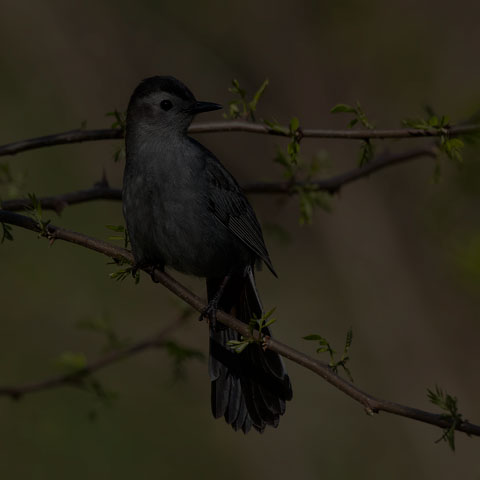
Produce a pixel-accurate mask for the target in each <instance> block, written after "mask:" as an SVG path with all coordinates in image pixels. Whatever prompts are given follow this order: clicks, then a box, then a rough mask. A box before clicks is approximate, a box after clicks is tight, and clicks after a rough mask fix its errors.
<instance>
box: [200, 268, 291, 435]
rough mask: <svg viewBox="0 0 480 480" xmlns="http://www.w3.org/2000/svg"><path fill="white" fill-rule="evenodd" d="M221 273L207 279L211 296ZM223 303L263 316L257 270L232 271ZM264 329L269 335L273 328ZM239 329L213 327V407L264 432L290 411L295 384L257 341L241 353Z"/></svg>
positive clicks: (241, 315) (239, 312) (243, 316)
mask: <svg viewBox="0 0 480 480" xmlns="http://www.w3.org/2000/svg"><path fill="white" fill-rule="evenodd" d="M220 283H221V279H210V278H209V279H207V293H208V299H209V301H210V300H211V298H212V297H213V296H214V295H215V293H216V292H217V291H218V288H219V286H220ZM219 309H221V310H223V311H225V312H228V313H231V314H232V315H235V316H236V317H237V318H238V319H240V320H242V321H243V322H245V323H248V322H249V320H250V319H251V318H253V316H254V315H255V316H256V318H260V317H261V315H262V305H261V303H260V299H259V297H258V293H257V290H256V288H255V280H254V277H253V272H248V274H247V276H245V277H243V276H241V275H238V276H233V277H232V278H231V279H230V280H229V282H228V284H227V286H226V287H225V290H224V292H223V294H222V297H221V299H220V302H219ZM263 333H265V334H267V335H270V332H269V331H266V332H265V331H264V332H263ZM239 339H240V334H238V333H237V332H236V331H235V330H232V329H230V328H227V327H225V326H223V325H221V324H219V323H217V325H216V327H215V328H210V359H209V373H210V379H211V381H212V393H211V401H212V413H213V415H214V417H215V418H220V417H225V420H226V421H227V423H228V424H230V425H232V427H233V429H234V430H239V429H242V430H243V432H244V433H247V432H248V431H249V430H250V429H251V427H252V426H253V427H254V428H255V429H256V430H258V431H259V432H263V431H264V430H265V427H266V426H267V425H271V426H272V427H277V426H278V423H279V421H280V416H281V415H283V414H284V413H285V402H286V401H287V400H291V399H292V386H291V384H290V378H289V377H288V375H287V372H286V370H285V367H284V365H283V361H282V359H281V357H280V356H279V355H278V354H277V353H275V352H272V351H270V350H267V351H264V350H263V349H262V348H261V346H260V345H258V344H253V343H252V344H250V345H248V346H247V347H246V348H245V350H243V352H242V353H236V352H234V351H232V350H231V349H230V348H229V347H228V346H227V342H228V341H229V340H239Z"/></svg>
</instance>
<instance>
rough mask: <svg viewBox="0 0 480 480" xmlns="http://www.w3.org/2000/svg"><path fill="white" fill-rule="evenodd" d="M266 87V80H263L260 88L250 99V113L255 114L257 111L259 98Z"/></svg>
mask: <svg viewBox="0 0 480 480" xmlns="http://www.w3.org/2000/svg"><path fill="white" fill-rule="evenodd" d="M267 86H268V78H266V79H265V80H264V82H263V83H262V85H261V86H260V88H259V89H258V90H257V91H256V92H255V95H254V96H253V98H252V101H251V102H250V103H249V104H248V106H249V110H250V113H252V112H255V110H256V109H257V104H258V101H259V100H260V97H261V96H262V95H263V92H265V89H266V88H267Z"/></svg>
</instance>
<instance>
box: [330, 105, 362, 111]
mask: <svg viewBox="0 0 480 480" xmlns="http://www.w3.org/2000/svg"><path fill="white" fill-rule="evenodd" d="M356 112H357V110H356V108H355V107H352V106H351V105H347V104H345V103H338V104H337V105H335V106H334V107H333V108H332V109H331V110H330V113H356Z"/></svg>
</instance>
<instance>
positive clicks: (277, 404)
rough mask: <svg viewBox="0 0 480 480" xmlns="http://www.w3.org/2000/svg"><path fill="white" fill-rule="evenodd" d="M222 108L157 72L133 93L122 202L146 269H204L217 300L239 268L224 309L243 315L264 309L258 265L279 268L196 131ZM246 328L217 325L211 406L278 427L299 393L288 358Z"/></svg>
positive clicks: (237, 422)
mask: <svg viewBox="0 0 480 480" xmlns="http://www.w3.org/2000/svg"><path fill="white" fill-rule="evenodd" d="M216 108H220V107H219V106H218V105H216V104H212V103H207V102H197V101H196V100H195V97H194V96H193V94H192V93H191V92H190V90H189V89H188V88H187V87H186V86H185V85H183V84H182V83H181V82H179V81H178V80H176V79H174V78H173V77H151V78H148V79H146V80H144V81H143V82H141V83H140V85H139V86H138V87H137V88H136V90H135V91H134V93H133V95H132V97H131V99H130V103H129V106H128V112H127V131H126V157H127V161H126V166H125V173H124V184H123V185H124V186H123V205H124V206H123V209H124V215H125V219H126V223H127V229H128V233H129V237H130V240H131V244H132V250H133V254H134V257H135V262H136V264H137V265H138V266H139V267H144V266H155V267H157V268H161V269H163V268H164V267H165V266H169V267H172V268H174V269H176V270H178V271H180V272H184V273H187V274H191V275H195V276H199V277H205V278H206V279H207V294H208V298H209V301H211V300H212V298H213V297H214V296H215V293H216V292H217V291H218V289H219V287H220V285H221V284H222V281H223V279H224V278H225V277H226V276H227V275H230V276H231V278H230V280H229V282H228V283H227V285H226V287H225V290H224V292H223V293H222V295H221V297H220V301H219V304H218V308H220V309H222V310H224V311H226V312H231V313H232V314H235V315H236V316H237V318H240V319H241V320H242V321H244V322H248V321H249V319H250V318H252V316H253V315H256V316H257V317H258V316H260V315H262V306H261V303H260V299H259V297H258V293H257V291H256V287H255V281H254V273H253V272H254V266H255V264H256V263H258V262H259V261H263V262H264V263H265V264H266V265H267V266H268V268H269V269H270V270H271V271H272V273H274V274H275V271H274V269H273V266H272V262H271V260H270V257H269V255H268V252H267V248H266V246H265V243H264V240H263V236H262V231H261V228H260V225H259V223H258V221H257V218H256V216H255V213H254V211H253V209H252V207H251V206H250V204H249V202H248V200H247V199H246V197H245V195H244V194H243V192H242V190H241V188H240V187H239V185H238V184H237V182H236V181H235V179H234V178H233V177H232V175H231V174H230V173H229V172H228V171H227V170H226V169H225V168H224V167H223V165H222V164H221V163H220V162H219V161H218V160H217V159H216V158H215V156H214V155H213V154H212V153H211V152H209V151H208V150H207V149H206V148H205V147H203V145H201V144H200V143H198V142H197V141H196V140H194V139H192V138H190V137H189V136H188V135H187V128H188V126H189V125H190V123H191V121H192V119H193V117H194V115H195V114H197V113H200V112H203V111H209V110H214V109H216ZM233 339H238V334H237V333H236V332H235V331H233V330H231V329H228V328H225V327H223V326H222V325H219V324H218V325H217V326H216V327H215V328H212V327H211V328H210V363H209V371H210V378H211V380H212V411H213V414H214V416H215V417H222V416H224V417H225V419H226V421H227V422H228V423H229V424H231V425H232V426H233V428H234V429H235V430H238V429H242V430H243V431H244V432H247V431H248V430H249V429H250V427H251V426H253V427H255V428H256V429H257V430H259V431H263V430H264V428H265V426H266V425H272V426H277V425H278V421H279V417H280V415H282V414H283V413H284V411H285V401H286V400H290V399H291V397H292V391H291V385H290V380H289V377H288V375H287V374H286V372H285V369H284V366H283V363H282V361H281V359H280V357H279V356H278V355H277V354H275V353H273V352H270V351H267V352H263V350H262V349H261V348H260V347H259V346H258V345H250V346H248V347H247V348H246V349H245V351H244V352H243V353H242V354H236V353H234V352H232V351H231V350H230V349H229V348H228V347H227V345H226V342H227V341H228V340H233Z"/></svg>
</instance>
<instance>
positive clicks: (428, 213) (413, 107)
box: [0, 0, 480, 480]
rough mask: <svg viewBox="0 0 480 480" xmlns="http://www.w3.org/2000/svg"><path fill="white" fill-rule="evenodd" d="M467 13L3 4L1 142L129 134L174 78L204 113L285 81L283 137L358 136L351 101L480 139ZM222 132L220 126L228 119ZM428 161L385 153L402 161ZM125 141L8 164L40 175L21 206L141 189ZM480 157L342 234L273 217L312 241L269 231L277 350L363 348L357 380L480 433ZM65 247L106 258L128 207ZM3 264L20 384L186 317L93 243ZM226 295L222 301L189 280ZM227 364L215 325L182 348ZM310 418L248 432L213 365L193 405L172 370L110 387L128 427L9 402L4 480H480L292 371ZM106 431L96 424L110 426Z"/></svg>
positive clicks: (264, 147)
mask: <svg viewBox="0 0 480 480" xmlns="http://www.w3.org/2000/svg"><path fill="white" fill-rule="evenodd" d="M473 5H474V4H473V2H467V1H459V2H456V3H455V4H454V6H452V3H451V2H446V1H438V2H427V1H420V2H418V1H415V2H414V1H409V0H406V1H403V2H385V1H380V0H372V1H369V2H353V1H338V2H318V1H297V2H286V1H275V2H273V1H263V2H254V1H250V0H247V1H242V2H211V1H203V2H193V1H192V2H182V1H179V2H168V3H167V2H162V1H156V2H154V1H147V0H143V1H141V0H139V1H136V2H127V1H118V0H117V1H115V2H113V1H106V2H91V1H84V2H60V1H52V0H44V1H42V2H34V1H19V0H15V1H14V0H3V2H2V6H1V14H0V65H1V75H0V105H1V114H0V143H2V144H3V143H7V142H11V141H14V140H19V139H24V138H29V137H34V136H39V135H43V134H49V133H56V132H59V131H64V130H68V129H72V128H77V127H79V126H80V124H81V122H82V121H84V120H87V127H89V128H99V127H108V126H109V125H110V124H111V119H110V118H107V117H105V113H106V112H109V111H111V110H113V109H114V108H118V109H120V110H124V109H125V108H126V104H127V101H128V98H129V96H130V94H131V91H132V90H133V88H134V87H135V86H136V84H137V83H138V82H139V80H141V79H142V78H144V77H146V76H150V75H153V74H171V75H174V76H176V77H178V78H179V79H181V80H182V81H184V82H185V83H186V84H187V85H188V86H190V88H191V89H192V90H193V91H194V93H195V94H196V96H197V98H199V99H202V100H210V101H215V102H220V103H223V104H227V103H228V101H229V99H230V98H231V95H230V94H229V93H228V91H227V88H228V86H229V84H230V82H231V79H232V78H238V79H239V80H240V82H241V84H242V85H244V86H245V87H246V88H248V89H249V91H250V92H253V91H254V90H255V89H256V88H257V87H258V86H259V85H260V84H261V82H262V81H263V80H264V79H265V78H266V77H268V78H269V79H270V86H269V87H268V89H267V91H266V94H265V96H264V98H263V99H262V101H261V105H260V110H261V112H262V114H263V116H264V117H266V118H273V117H275V118H276V119H277V120H279V121H281V122H284V123H286V122H288V120H289V119H290V118H291V117H292V116H293V115H296V116H298V117H299V118H300V120H301V124H302V125H304V126H306V127H318V128H320V127H325V128H326V127H332V128H343V127H344V126H345V124H346V122H347V121H348V117H346V116H341V115H340V116H338V115H337V116H334V115H331V114H330V113H329V110H330V108H331V107H332V106H333V105H335V104H336V103H338V102H345V103H354V102H355V101H356V100H360V101H361V102H362V104H363V105H364V107H365V109H366V111H367V113H368V114H369V117H370V118H371V119H372V120H373V121H374V122H375V124H376V125H377V126H379V127H397V126H399V125H400V121H401V119H403V118H406V117H412V116H420V115H422V114H423V112H422V106H423V105H425V104H426V103H429V104H431V105H433V106H434V107H435V109H436V110H437V111H438V112H439V113H441V114H447V115H449V116H450V117H451V118H452V119H453V120H454V121H461V120H464V119H465V118H466V117H468V116H469V115H470V114H472V113H474V111H475V110H476V109H478V107H479V106H480V91H479V89H478V85H479V79H480V65H479V62H478V58H477V55H478V54H477V50H478V48H477V47H478V44H479V34H478V18H479V14H480V6H478V5H477V6H473ZM221 118H222V117H221V113H218V112H216V113H212V114H209V115H208V116H205V117H204V119H203V120H220V119H221ZM198 138H199V139H200V140H201V141H202V142H203V143H205V144H206V145H207V146H208V147H209V148H210V149H211V150H213V151H214V152H215V153H216V154H217V156H218V157H219V158H220V159H222V161H223V162H224V163H225V165H226V166H227V167H228V168H229V169H230V170H231V171H232V173H233V174H234V175H235V176H236V177H237V178H238V179H239V181H240V182H242V183H246V182H250V181H255V180H274V179H281V178H282V172H281V170H280V169H279V168H278V166H276V165H275V164H274V163H273V162H272V159H273V157H274V155H275V152H276V148H277V145H280V146H282V147H284V142H282V141H281V140H280V139H277V138H274V137H265V136H254V135H248V134H240V133H231V134H211V135H202V136H198ZM420 142H422V140H412V141H409V142H405V141H404V142H384V143H381V142H377V143H376V145H377V148H378V150H379V151H381V150H382V149H384V148H388V149H390V150H391V151H400V150H401V149H407V148H409V147H410V146H412V145H418V144H420ZM119 145H120V144H119V142H118V141H117V142H113V141H112V142H98V143H89V144H78V145H71V146H59V147H55V148H50V149H43V150H36V151H32V152H26V153H22V154H20V155H18V156H17V157H12V158H5V159H2V160H1V162H2V163H3V162H5V161H8V163H9V164H10V166H11V168H12V170H13V171H14V172H15V174H17V175H23V174H24V175H25V181H24V185H23V187H22V189H21V191H20V192H18V194H17V195H20V194H22V193H23V194H25V193H26V192H35V193H36V194H37V196H42V195H50V194H56V193H64V192H67V191H71V190H75V189H81V188H86V187H88V186H90V185H92V184H93V183H94V182H95V181H97V180H98V179H99V178H100V177H101V175H102V170H103V169H105V171H106V172H107V175H108V178H109V180H110V182H111V184H112V185H115V186H119V185H121V175H122V169H123V163H122V164H115V163H114V161H113V153H114V152H115V151H116V149H117V148H118V147H119ZM358 148H359V144H358V143H357V142H348V141H337V140H335V141H334V140H305V141H304V142H303V143H302V153H303V154H304V157H305V158H306V159H309V158H311V157H312V155H314V154H315V153H316V152H318V151H321V150H326V151H328V153H329V158H330V162H331V169H330V173H335V172H340V171H344V170H346V169H349V168H352V167H354V166H355V165H356V162H357V159H358ZM477 154H478V152H477V151H475V150H469V151H468V152H467V153H466V154H465V166H464V168H463V169H461V170H458V169H456V168H455V167H452V166H451V164H450V162H448V161H445V160H444V161H443V163H442V165H443V174H442V179H441V181H440V183H434V182H433V181H432V178H433V170H434V162H433V161H432V160H431V159H418V160H415V161H414V162H411V163H408V164H405V165H402V166H399V167H394V168H390V169H388V170H386V171H383V172H381V173H378V174H375V175H374V176H372V177H371V178H369V179H365V180H362V181H359V182H357V183H355V184H352V185H351V186H348V187H347V188H345V189H344V190H343V191H342V193H341V195H340V196H339V197H337V198H335V199H334V200H333V202H332V205H333V212H332V213H326V212H323V211H318V212H317V213H316V214H315V217H314V223H313V225H312V226H310V227H300V226H299V224H298V215H299V213H298V202H297V200H296V199H295V198H292V199H288V200H286V199H279V198H278V197H274V196H258V195H257V196H252V197H251V201H252V203H253V205H254V207H255V209H256V211H257V213H258V216H259V218H260V220H261V221H262V223H263V224H264V225H267V227H268V224H280V225H281V226H282V227H283V228H284V229H285V230H286V231H287V232H288V233H289V236H290V240H291V241H290V242H289V243H285V242H283V241H281V240H279V238H278V236H276V235H273V234H271V233H270V230H271V229H269V228H266V229H265V230H266V241H267V243H268V246H269V249H270V252H271V257H272V260H273V262H274V264H275V267H276V269H277V271H278V273H279V276H280V279H279V280H276V279H275V278H273V277H272V276H271V275H270V274H269V273H268V272H267V271H264V272H262V273H260V274H259V275H258V283H259V288H260V291H261V293H262V297H263V300H264V304H265V306H266V308H271V307H273V306H276V307H277V313H276V315H277V318H278V321H277V324H276V325H275V333H276V336H277V337H278V338H279V339H281V340H282V341H285V342H287V343H289V344H291V345H292V346H294V347H296V348H299V349H301V350H303V351H305V352H308V353H312V354H314V346H313V345H312V344H309V343H308V342H305V341H304V340H302V338H301V337H302V336H304V335H306V334H310V333H319V334H322V335H324V336H326V337H327V338H328V339H329V340H330V341H331V342H332V343H333V344H334V345H335V346H338V348H339V349H340V348H341V346H342V345H343V341H344V336H345V333H346V331H347V330H348V328H349V327H350V326H352V327H353V332H354V342H353V347H352V350H351V357H352V360H351V371H352V373H353V375H354V378H355V383H356V385H358V386H359V387H360V388H362V389H364V390H366V391H369V392H371V393H372V394H374V395H376V396H379V397H381V398H387V399H391V400H394V401H398V402H400V403H406V404H409V405H413V406H417V407H419V408H424V409H432V410H434V409H435V407H433V406H432V405H430V404H429V402H428V400H427V397H426V388H427V387H430V388H432V387H434V385H435V384H436V383H438V384H439V385H440V386H442V387H443V388H445V389H447V390H448V391H449V392H451V393H452V394H454V395H456V396H458V398H459V407H460V410H461V412H462V413H464V415H465V416H466V417H467V418H468V419H470V420H471V421H473V422H476V423H478V422H480V409H479V407H478V405H479V400H480V388H479V384H478V371H479V368H480V355H479V354H478V335H479V333H480V328H479V325H478V310H479V306H480V302H479V292H480V220H479V217H478V207H479V204H480V195H479V194H480V188H479V180H480V168H479V164H478V162H477ZM48 217H50V218H52V221H53V222H54V223H55V224H58V225H61V226H65V227H67V228H73V229H75V230H78V231H82V232H85V233H87V234H90V235H95V236H98V237H101V238H104V239H106V238H107V237H108V236H109V235H110V234H111V232H109V231H108V230H107V229H106V228H105V225H106V224H120V223H122V222H123V219H122V215H121V207H120V204H119V203H118V202H116V203H115V202H107V201H102V202H95V203H91V204H85V205H79V206H74V207H70V208H67V209H66V210H65V211H64V213H63V214H62V216H61V217H60V218H57V217H56V215H55V214H54V213H51V212H49V213H48ZM14 235H15V241H14V242H12V243H10V242H9V243H6V244H4V245H2V246H0V262H1V274H0V292H1V294H0V295H1V308H0V383H1V384H21V383H22V382H28V381H33V380H37V379H42V378H45V377H47V376H49V375H52V374H55V373H57V372H59V370H58V367H57V366H56V363H55V362H56V358H57V357H58V356H59V355H61V354H62V353H63V352H65V351H71V352H84V353H85V354H86V355H87V357H88V358H90V359H93V358H96V356H97V355H98V354H99V352H100V349H101V347H102V344H103V340H102V339H101V338H100V337H99V336H96V335H94V334H91V333H88V332H84V331H81V330H79V329H78V328H77V327H76V323H77V322H78V321H80V320H85V319H92V318H95V317H98V316H99V315H104V316H106V317H108V318H109V319H110V320H111V321H112V323H113V324H114V326H115V328H116V329H117V331H118V332H119V334H120V335H121V336H123V337H130V338H132V339H137V338H141V337H142V336H146V335H149V334H151V333H153V332H155V331H156V330H159V329H160V328H161V326H162V325H165V324H166V323H167V322H168V321H170V320H171V319H172V318H174V317H175V316H176V315H178V311H179V308H178V305H177V302H176V301H175V300H174V299H173V297H172V295H170V294H169V293H168V292H167V291H166V290H164V289H163V288H162V287H160V286H157V285H153V284H152V283H151V282H150V281H149V280H148V279H147V278H146V277H143V279H142V281H141V282H140V285H139V286H134V284H133V282H132V281H125V282H124V283H121V284H120V283H117V282H114V281H112V280H110V279H109V277H108V274H109V273H110V272H112V271H114V270H115V268H114V267H112V266H111V265H106V261H107V260H106V258H105V257H102V256H100V255H98V254H95V253H93V252H91V251H88V250H86V249H83V248H79V247H75V246H73V245H71V244H62V243H61V242H56V243H55V245H54V246H53V247H52V248H48V244H47V242H45V241H43V240H37V239H36V238H35V235H34V234H32V233H31V232H27V231H21V230H20V229H15V230H14ZM183 280H184V281H185V282H186V283H187V285H189V286H190V287H192V288H194V289H195V290H196V291H198V292H200V293H202V294H203V284H202V283H201V282H199V281H197V280H194V279H191V278H183ZM176 339H177V340H178V341H179V342H181V343H182V344H185V345H189V346H191V347H193V348H197V349H200V350H203V351H206V348H207V329H206V327H205V324H202V323H198V322H196V320H192V321H191V322H190V323H189V324H188V325H187V326H186V327H184V328H183V329H182V331H181V332H179V333H178V334H177V335H176ZM287 366H288V369H289V372H290V374H291V377H292V381H293V385H294V389H295V395H294V401H293V402H291V403H290V404H289V405H288V409H287V414H286V415H285V417H284V418H282V421H281V423H280V427H279V428H278V429H277V430H271V429H270V430H268V431H267V432H266V433H265V434H264V435H261V436H260V435H257V434H256V433H253V432H252V433H250V434H249V435H248V436H244V435H243V434H241V433H234V432H233V430H231V428H230V427H228V426H227V425H226V424H225V423H224V422H223V421H215V420H213V418H212V417H211V414H210V409H209V389H210V385H209V380H208V376H207V367H206V364H205V363H200V362H192V363H190V364H189V365H188V367H187V373H188V377H187V379H186V380H185V381H180V382H176V383H172V364H171V359H170V358H169V357H168V356H167V355H166V353H165V352H164V351H159V352H151V353H147V354H145V355H142V356H138V357H135V358H132V359H131V360H128V361H127V362H124V363H120V364H116V365H114V366H112V367H110V368H108V369H107V370H104V371H103V372H102V373H101V374H100V375H99V376H98V378H99V379H101V380H102V382H103V384H104V385H105V387H107V388H109V389H111V390H114V391H116V392H117V393H118V395H119V398H118V399H117V401H115V402H114V404H113V406H112V407H111V408H108V407H105V406H102V405H97V402H96V400H95V399H94V398H93V397H91V396H89V395H88V394H85V393H82V392H80V391H77V390H73V389H68V388H63V389H58V390H54V391H49V392H44V393H39V394H35V395H32V396H31V397H27V398H25V399H24V400H22V401H20V402H12V401H10V400H8V399H6V398H4V399H0V477H2V478H15V479H31V478H35V479H57V478H58V479H60V478H69V479H71V480H74V479H84V478H119V479H120V478H132V477H135V478H147V476H148V477H160V478H163V477H165V478H166V477H170V476H174V477H176V478H192V477H194V476H195V477H196V478H206V477H207V476H208V478H211V479H214V478H229V479H232V480H234V479H240V478H291V477H296V478H302V479H304V478H305V479H310V478H320V477H321V478H330V477H332V478H350V477H352V476H355V478H392V479H394V478H404V477H405V476H407V475H408V476H409V477H411V478H447V477H452V476H453V475H455V477H457V478H460V477H461V478H472V479H475V478H480V466H479V462H478V449H479V443H478V439H476V438H471V439H469V438H467V437H466V436H464V435H462V434H458V435H457V452H456V453H455V454H454V453H452V452H451V451H449V449H448V447H447V446H446V445H445V444H443V443H441V444H434V440H436V439H437V438H438V437H439V436H440V434H441V431H440V430H439V429H436V428H434V427H431V426H428V425H424V424H421V423H418V422H413V421H410V420H407V419H404V418H399V417H394V416H390V415H387V414H381V415H379V416H375V417H373V418H371V417H368V416H367V415H365V413H364V412H363V410H362V408H361V407H360V406H359V405H358V404H356V403H354V402H353V401H352V400H350V399H349V398H347V397H346V396H345V395H343V394H342V393H340V392H339V391H337V390H335V389H334V388H332V387H331V386H330V385H328V384H327V383H325V382H323V381H322V380H321V379H320V378H319V377H316V376H314V375H313V374H311V373H309V372H307V371H305V370H304V369H302V368H300V367H298V366H296V365H294V364H291V363H289V362H288V364H287ZM92 408H93V409H95V410H96V411H97V414H98V416H97V419H96V420H95V421H90V420H89V418H88V417H89V412H90V411H91V410H92Z"/></svg>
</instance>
